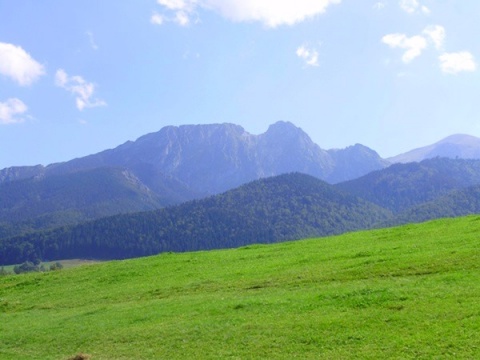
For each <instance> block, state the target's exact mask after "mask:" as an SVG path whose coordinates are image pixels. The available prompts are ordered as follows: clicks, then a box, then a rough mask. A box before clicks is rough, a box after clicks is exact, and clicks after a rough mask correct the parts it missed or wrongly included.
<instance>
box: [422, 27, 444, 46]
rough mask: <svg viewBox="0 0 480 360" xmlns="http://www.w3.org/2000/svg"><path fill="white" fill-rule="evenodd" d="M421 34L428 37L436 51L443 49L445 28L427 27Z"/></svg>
mask: <svg viewBox="0 0 480 360" xmlns="http://www.w3.org/2000/svg"><path fill="white" fill-rule="evenodd" d="M423 33H424V34H426V35H428V36H429V37H430V39H431V40H432V41H433V44H434V45H435V48H436V49H437V50H441V49H443V43H444V42H445V28H444V27H443V26H440V25H431V26H427V27H426V28H425V30H423Z"/></svg>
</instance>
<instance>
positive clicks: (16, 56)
mask: <svg viewBox="0 0 480 360" xmlns="http://www.w3.org/2000/svg"><path fill="white" fill-rule="evenodd" d="M0 74H2V75H4V76H7V77H9V78H11V79H13V80H14V81H16V82H17V83H18V84H19V85H20V86H28V85H31V84H32V83H33V82H35V81H36V80H37V79H38V78H39V77H40V76H42V75H44V74H45V69H44V67H43V65H41V64H39V63H38V62H37V61H35V60H34V59H33V58H32V57H31V56H30V54H29V53H27V52H26V51H25V50H23V49H22V48H21V47H20V46H15V45H13V44H8V43H3V42H0Z"/></svg>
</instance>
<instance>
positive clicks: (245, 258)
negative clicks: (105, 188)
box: [0, 216, 480, 360]
mask: <svg viewBox="0 0 480 360" xmlns="http://www.w3.org/2000/svg"><path fill="white" fill-rule="evenodd" d="M479 299H480V217H478V216H473V217H466V218H459V219H445V220H438V221H434V222H429V223H425V224H419V225H407V226H402V227H398V228H391V229H381V230H374V231H364V232H357V233H350V234H345V235H342V236H336V237H329V238H322V239H309V240H303V241H296V242H287V243H282V244H275V245H261V246H260V245H255V246H248V247H243V248H239V249H233V250H220V251H209V252H196V253H182V254H171V253H168V254H162V255H159V256H154V257H149V258H141V259H134V260H128V261H112V262H107V263H101V264H95V265H90V266H80V267H76V268H71V269H63V270H61V271H53V272H46V273H33V274H24V275H17V276H13V275H12V276H4V277H0V359H12V360H13V359H15V360H17V359H42V360H43V359H69V358H70V357H73V356H74V355H75V354H78V353H85V354H88V355H90V357H91V359H92V360H95V359H99V360H100V359H292V358H298V359H444V358H452V359H475V358H480V336H479V334H480V300H479Z"/></svg>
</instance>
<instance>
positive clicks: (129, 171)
mask: <svg viewBox="0 0 480 360" xmlns="http://www.w3.org/2000/svg"><path fill="white" fill-rule="evenodd" d="M440 155H442V156H445V158H440V157H439V156H440ZM478 155H480V139H477V138H474V137H471V136H466V135H455V136H451V137H449V138H446V139H444V140H442V141H440V142H438V143H436V144H433V145H430V146H427V147H425V148H421V149H416V150H413V151H411V152H408V153H405V154H403V155H399V156H397V157H394V158H390V159H388V160H385V159H382V158H381V157H380V156H379V155H378V154H377V153H376V152H375V151H373V150H371V149H369V148H367V147H365V146H363V145H360V144H356V145H354V146H350V147H348V148H346V149H333V150H324V149H322V148H320V147H319V146H318V145H317V144H315V143H314V142H313V141H312V140H311V139H310V137H309V136H308V135H307V134H306V133H305V132H303V130H301V129H300V128H298V127H296V126H294V125H293V124H291V123H288V122H278V123H275V124H273V125H271V126H270V127H269V129H268V130H267V131H266V132H265V133H264V134H260V135H252V134H249V133H248V132H246V131H245V130H244V129H243V128H242V127H240V126H238V125H233V124H213V125H185V126H180V127H173V126H168V127H165V128H163V129H161V130H160V131H159V132H156V133H152V134H148V135H145V136H143V137H141V138H139V139H138V140H136V141H133V142H132V141H129V142H126V143H125V144H123V145H120V146H118V147H116V148H114V149H110V150H105V151H103V152H100V153H98V154H93V155H90V156H86V157H82V158H78V159H73V160H71V161H68V162H64V163H56V164H51V165H48V166H42V165H37V166H28V167H11V168H6V169H3V170H0V200H1V201H0V239H12V238H16V237H18V236H19V235H21V234H27V233H31V232H35V231H39V230H48V229H54V228H57V227H63V226H70V227H71V226H73V225H75V224H81V223H85V222H90V223H91V221H93V220H96V219H100V218H104V217H108V216H113V215H117V214H132V215H131V216H132V218H136V217H138V216H140V218H143V217H148V216H150V215H146V214H150V211H154V210H156V209H161V208H165V207H167V208H168V209H169V210H168V211H171V212H173V213H175V211H177V213H178V211H180V213H182V214H183V215H182V216H186V217H185V218H181V217H175V221H174V223H175V222H176V221H182V222H185V223H190V224H196V226H199V224H198V223H197V222H196V220H192V219H191V217H194V214H195V213H205V214H207V213H208V214H210V211H211V209H210V208H211V206H210V205H208V204H211V203H209V202H208V201H207V202H205V203H195V204H196V205H195V206H197V207H195V206H193V205H192V203H191V202H190V203H189V204H190V205H188V206H187V207H188V208H189V209H190V208H195V209H196V210H195V211H194V212H193V213H192V212H191V213H189V211H186V210H185V207H184V208H181V209H183V210H171V209H177V207H174V208H172V206H174V205H177V204H182V203H185V202H188V201H191V200H193V199H201V198H205V197H209V196H211V195H215V194H220V193H223V192H225V191H226V193H225V194H229V193H230V191H240V190H238V187H239V186H240V187H241V186H242V185H243V184H246V183H249V182H251V181H256V180H258V179H265V178H269V177H275V176H278V175H281V174H287V173H302V174H307V175H310V176H313V177H315V178H316V179H317V180H318V181H325V183H323V185H322V186H323V187H324V188H328V191H320V193H321V194H323V196H327V195H326V194H330V192H333V193H336V194H337V195H338V194H339V193H341V194H343V195H342V196H347V195H348V196H353V197H354V198H355V199H358V200H361V201H362V202H363V204H367V205H365V206H366V207H369V209H370V211H371V212H372V214H380V213H382V214H383V215H382V216H383V217H378V218H376V219H375V222H372V221H369V222H368V221H367V222H362V221H360V220H359V219H360V218H361V217H362V216H363V217H365V218H368V217H367V215H365V214H363V215H362V216H354V218H355V219H356V220H355V224H353V223H350V225H348V226H346V225H342V224H343V223H344V221H346V220H345V218H344V216H345V214H346V213H345V211H344V210H341V209H342V205H341V201H340V204H338V203H337V204H336V205H335V206H333V205H332V206H333V207H332V206H330V205H329V206H330V209H333V210H331V211H332V214H326V213H323V215H321V216H320V215H318V213H317V210H315V209H316V208H315V206H317V205H318V204H321V203H322V201H324V200H325V199H323V200H322V199H320V198H316V197H315V203H316V204H317V205H315V206H314V210H312V209H310V208H308V211H307V210H306V209H305V208H302V209H300V210H299V211H300V212H301V214H302V215H301V216H300V215H298V212H297V210H298V209H297V210H295V211H291V208H292V205H291V204H290V203H288V201H286V202H284V203H276V205H275V206H279V207H280V208H281V209H280V212H281V211H285V214H289V215H290V217H291V218H292V219H294V220H295V221H294V222H293V223H292V224H291V229H290V230H289V231H284V236H281V235H280V234H279V233H277V230H276V229H278V228H282V227H281V226H280V224H281V223H288V220H287V217H285V216H279V215H278V213H277V212H276V211H272V210H271V209H270V210H269V212H268V214H267V213H266V214H263V213H262V214H263V215H262V216H265V219H269V220H268V222H264V223H262V222H258V223H256V224H257V225H255V226H254V225H252V224H253V223H252V224H251V225H252V226H253V227H258V228H268V227H269V226H270V225H269V224H276V225H275V228H273V229H271V232H270V235H271V234H273V233H275V236H273V235H272V237H270V238H268V240H266V241H279V240H284V239H287V238H298V237H299V236H310V235H312V236H313V235H315V236H317V235H323V234H330V233H339V232H342V231H346V230H350V229H357V228H366V227H372V226H382V225H385V224H388V225H389V224H397V223H405V222H415V221H420V220H424V219H430V218H436V217H441V216H455V215H457V214H462V215H463V214H468V213H472V212H475V211H478V209H480V206H478V204H480V198H478V196H479V193H480V191H479V190H478V186H480V160H474V159H470V160H465V159H463V158H475V157H479V158H480V156H478ZM424 158H425V159H427V160H424V161H421V162H415V161H420V160H422V159H424ZM448 158H450V159H448ZM405 161H414V162H410V163H404V162H405ZM392 164H393V165H392ZM296 179H297V180H298V181H299V182H300V183H308V182H309V181H310V182H311V180H309V181H306V180H305V179H304V178H301V177H299V175H297V178H296ZM302 179H303V180H302ZM261 184H264V183H261ZM266 184H273V185H272V186H274V187H276V186H277V185H275V184H276V182H275V181H273V182H271V183H270V182H266ZM262 186H263V185H262ZM252 188H254V186H253V185H252V186H251V187H249V188H247V189H252ZM312 188H316V189H318V185H312ZM232 189H236V190H232ZM304 190H305V193H304V194H302V195H300V194H297V200H296V201H297V202H298V201H299V200H298V199H300V198H302V199H310V200H305V201H307V202H308V201H311V198H312V194H310V193H309V192H308V191H307V189H306V188H304ZM245 191H246V190H245V189H244V190H241V192H245ZM263 191H265V192H266V193H268V192H269V190H268V189H267V188H266V187H265V186H263ZM247 192H248V191H247ZM225 194H223V195H220V196H221V197H223V198H224V197H228V196H230V195H225ZM255 196H259V198H261V199H263V200H264V201H265V202H266V203H268V202H272V201H273V200H271V199H266V198H264V197H262V194H261V193H259V192H258V191H257V192H256V195H255ZM277 196H282V197H287V198H288V197H289V196H290V195H289V193H288V192H283V193H281V194H277ZM328 196H330V197H328ZM328 196H327V198H330V199H331V198H332V196H333V195H332V196H331V194H330V195H328ZM249 198H250V199H254V197H253V195H249ZM477 198H478V199H477ZM215 199H216V198H215ZM237 200H238V199H237ZM209 201H214V200H209ZM215 201H217V200H215ZM220 203H221V201H220ZM328 203H335V201H328ZM244 205H245V206H244V207H241V206H240V207H239V209H243V210H242V211H246V213H247V214H250V215H248V216H254V215H252V214H253V213H252V212H251V211H250V210H247V209H248V204H244ZM185 206H186V205H185ZM282 206H284V207H282ZM339 206H340V207H339ZM362 206H363V205H362ZM213 208H215V209H216V210H215V211H214V213H215V214H216V215H215V216H214V215H212V214H210V215H208V216H207V215H205V216H207V218H208V219H211V218H213V217H217V218H219V214H221V213H222V212H224V211H225V212H226V213H231V212H232V210H231V209H230V208H229V207H228V206H227V205H225V206H224V205H218V206H217V205H215V206H213ZM326 208H327V209H328V208H329V207H328V206H327V207H326ZM374 208H375V209H376V210H372V209H374ZM282 209H283V210H282ZM289 209H290V210H289ZM146 211H147V212H146ZM239 211H240V210H239ZM138 212H142V213H141V214H142V215H138ZM310 212H312V213H313V214H317V215H318V216H320V217H321V218H322V219H330V220H325V221H324V222H322V221H320V222H321V223H322V224H323V225H322V226H323V228H322V229H321V228H319V227H312V226H311V225H306V224H307V223H308V221H307V223H306V222H305V221H306V220H305V219H306V218H305V217H308V216H307V214H308V213H310ZM153 213H154V212H153ZM153 213H152V214H153ZM169 214H170V213H169ZM185 214H190V215H188V216H187V215H185ZM272 214H275V215H274V218H271V217H269V216H273V215H272ZM285 214H284V215H285ZM237 215H238V214H237ZM125 216H126V217H125V218H122V219H123V220H122V221H124V222H125V223H129V221H130V220H128V219H130V218H129V217H128V216H130V215H125ZM169 216H170V215H169ZM176 216H177V215H176ZM248 216H247V218H248ZM247 218H243V220H241V221H240V220H238V219H239V218H236V219H230V220H231V221H232V223H242V221H243V222H245V224H249V221H250V220H248V219H247ZM179 219H180V220H179ZM274 219H282V222H281V223H280V222H278V221H276V220H274ZM333 219H334V220H333ZM142 221H143V220H142ZM206 223H209V222H208V221H207V222H206ZM374 223H375V224H374ZM150 225H151V223H150ZM150 225H149V226H150ZM224 225H225V224H224ZM81 226H83V225H81ZM211 226H213V227H214V225H211ZM225 226H226V225H225ZM70 227H69V228H70ZM155 227H156V226H153V228H155ZM136 228H137V229H138V227H136ZM149 228H152V227H151V226H150V227H149ZM200 228H201V227H200ZM301 229H303V230H301ZM306 229H311V231H307V230H306ZM327 229H330V230H328V231H327ZM104 230H105V229H103V228H101V227H100V228H98V231H99V233H100V234H103V235H102V236H107V237H108V233H111V232H112V231H111V230H108V231H107V233H105V232H104ZM177 230H178V229H176V230H175V231H177ZM62 231H64V230H62ZM189 231H190V233H192V231H193V230H189ZM245 231H247V232H250V234H256V237H255V236H252V237H250V240H251V241H254V240H255V239H257V240H258V239H261V238H265V235H260V234H259V233H258V232H257V230H255V231H253V230H252V229H251V227H250V228H247V229H245ZM126 232H127V233H128V231H126ZM193 233H195V232H194V231H193ZM141 234H143V233H142V232H141V231H140V232H139V233H138V234H136V235H138V236H140V237H142V236H143V237H145V238H148V237H149V236H150V235H145V234H144V235H141ZM176 234H177V235H178V236H182V237H185V236H186V235H185V233H182V232H180V233H176ZM223 235H224V236H225V234H223ZM48 236H50V235H48ZM132 236H133V235H132ZM262 236H263V237H262ZM227 238H229V237H228V236H227ZM9 241H10V240H9ZM19 241H23V240H19ZM232 241H233V243H238V242H237V240H232ZM217 245H218V244H217ZM155 246H157V245H155ZM27 248H28V246H27ZM155 249H158V246H157V247H155ZM0 254H1V252H0Z"/></svg>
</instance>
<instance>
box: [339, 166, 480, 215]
mask: <svg viewBox="0 0 480 360" xmlns="http://www.w3.org/2000/svg"><path fill="white" fill-rule="evenodd" d="M479 184H480V160H463V159H447V158H435V159H429V160H424V161H422V162H420V163H409V164H395V165H392V166H390V167H388V168H386V169H383V170H379V171H374V172H372V173H370V174H367V175H365V176H362V177H360V178H358V179H355V180H351V181H347V182H344V183H340V184H337V185H336V187H337V188H338V189H341V190H344V191H347V192H349V193H350V194H352V195H355V196H358V197H361V198H362V199H365V200H367V201H370V202H373V203H375V204H377V205H379V206H382V207H384V208H386V209H389V210H391V211H393V212H394V213H400V212H403V211H406V210H407V209H409V208H411V207H414V206H417V205H420V204H423V203H425V202H429V201H432V200H434V199H436V198H438V197H441V196H443V195H447V194H448V193H449V192H450V191H452V190H457V189H463V188H466V187H469V186H474V185H479ZM412 221H418V220H412Z"/></svg>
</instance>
